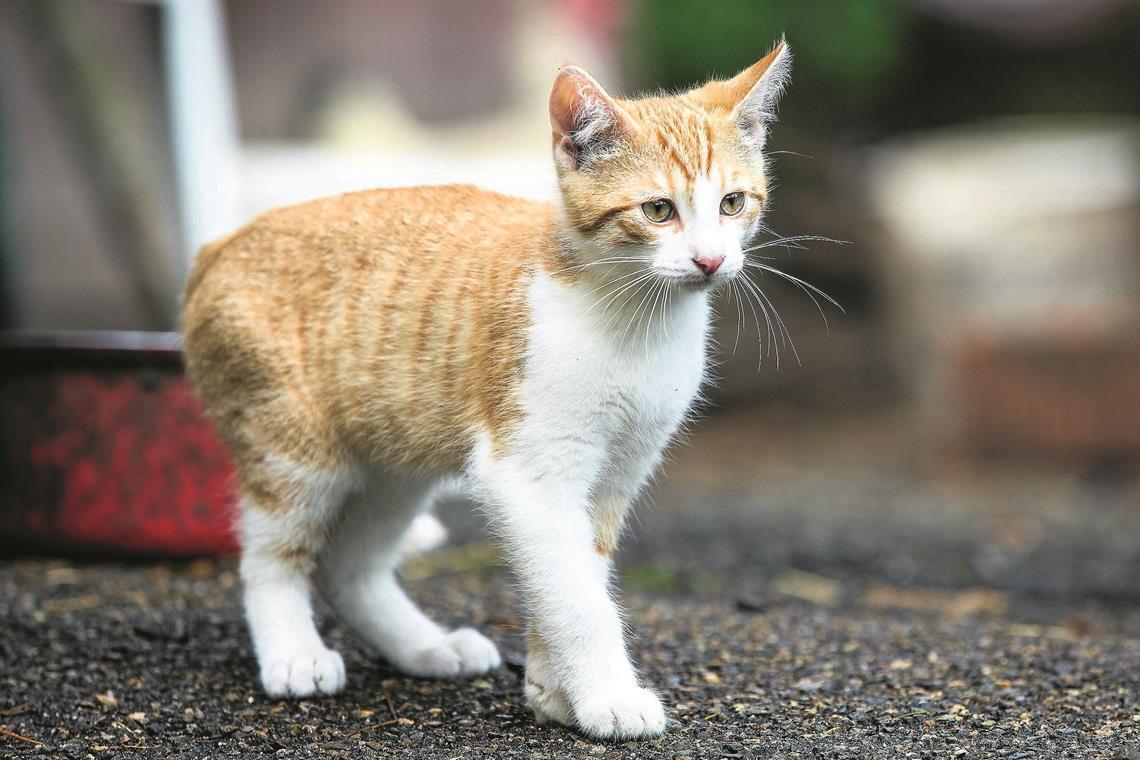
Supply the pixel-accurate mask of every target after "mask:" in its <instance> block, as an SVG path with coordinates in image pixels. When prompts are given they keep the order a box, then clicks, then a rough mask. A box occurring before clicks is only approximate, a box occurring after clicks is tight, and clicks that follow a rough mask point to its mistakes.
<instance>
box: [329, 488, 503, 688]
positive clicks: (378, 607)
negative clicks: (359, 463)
mask: <svg viewBox="0 0 1140 760" xmlns="http://www.w3.org/2000/svg"><path fill="white" fill-rule="evenodd" d="M431 490H432V484H431V483H427V482H422V481H415V480H406V479H399V480H397V479H395V478H392V479H383V480H378V481H376V482H374V483H372V484H371V485H370V486H369V488H368V490H367V492H366V493H364V494H362V495H361V496H360V497H359V498H356V499H353V500H352V501H351V503H350V505H349V509H348V511H347V514H346V515H345V519H344V520H343V521H342V522H341V524H340V525H339V527H338V529H337V531H336V533H335V534H334V535H333V537H332V541H331V543H330V545H329V547H328V549H327V551H326V552H325V554H324V557H323V558H322V563H321V572H320V582H321V588H322V591H323V593H324V596H325V598H326V599H327V600H328V602H329V604H330V605H331V606H332V607H333V609H334V610H336V612H337V614H338V615H339V616H340V618H341V619H342V620H343V621H344V622H346V623H347V624H348V625H349V626H351V627H352V628H353V629H354V630H355V631H356V633H357V634H358V635H359V636H360V637H361V638H363V639H364V640H365V641H366V642H367V643H368V644H370V645H371V646H372V647H373V648H375V649H376V651H377V652H379V653H380V655H381V656H383V657H384V658H385V659H386V660H388V661H389V662H390V663H392V665H394V666H395V667H396V668H398V669H399V670H401V671H403V672H405V673H408V674H410V675H415V676H422V677H430V678H462V677H467V676H474V675H479V674H481V673H485V672H487V671H488V670H490V669H492V668H495V667H498V666H499V664H500V662H501V660H500V657H499V652H498V650H497V649H496V648H495V645H494V644H492V643H491V642H490V641H489V640H488V639H487V638H485V637H484V636H483V635H482V634H480V633H479V632H477V631H475V630H474V629H472V628H458V629H456V630H448V629H446V628H444V627H442V626H440V625H439V624H437V623H436V622H434V621H433V620H431V619H430V618H428V617H427V615H425V614H424V613H423V612H422V611H421V610H420V609H419V607H417V606H416V604H415V602H413V601H412V600H411V599H409V598H408V596H407V594H405V593H404V590H403V589H402V588H400V585H399V583H398V582H397V580H396V575H395V569H396V566H397V565H398V564H399V561H400V559H401V558H402V555H403V553H404V552H405V550H406V549H407V548H408V547H409V545H415V544H419V543H422V542H421V540H420V539H422V538H425V536H416V535H410V534H409V532H408V531H409V530H424V529H425V526H428V527H430V525H429V524H427V523H424V522H420V523H416V522H414V521H415V519H416V517H417V515H420V513H421V512H422V511H423V509H424V507H425V506H426V505H427V504H428V503H429V501H430V497H431ZM409 526H411V528H409ZM439 527H442V526H439Z"/></svg>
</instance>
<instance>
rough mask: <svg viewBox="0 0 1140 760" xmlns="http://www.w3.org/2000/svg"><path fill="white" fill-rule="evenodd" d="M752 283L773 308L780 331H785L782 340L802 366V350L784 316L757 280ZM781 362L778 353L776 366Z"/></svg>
mask: <svg viewBox="0 0 1140 760" xmlns="http://www.w3.org/2000/svg"><path fill="white" fill-rule="evenodd" d="M745 279H748V278H747V277H746V278H745ZM752 284H753V285H754V286H755V287H756V292H757V293H758V294H759V296H760V298H762V299H764V301H765V302H766V303H767V304H768V306H769V307H770V308H771V309H772V316H773V317H775V319H776V324H778V325H779V326H780V331H781V332H782V333H783V338H782V342H783V343H784V345H785V346H789V347H790V348H791V349H792V354H793V355H794V356H795V357H796V364H799V365H801V366H802V365H803V362H802V361H800V352H799V351H798V350H797V349H796V342H795V341H794V340H792V334H791V332H790V331H789V330H788V326H787V325H786V324H784V318H783V317H781V316H780V310H779V309H777V308H776V305H775V304H773V303H772V299H770V298H769V297H768V295H767V294H766V293H765V292H764V289H763V288H761V287H760V286H759V285H757V284H756V283H755V282H753V283H752ZM779 364H780V358H779V354H777V355H776V366H777V367H779Z"/></svg>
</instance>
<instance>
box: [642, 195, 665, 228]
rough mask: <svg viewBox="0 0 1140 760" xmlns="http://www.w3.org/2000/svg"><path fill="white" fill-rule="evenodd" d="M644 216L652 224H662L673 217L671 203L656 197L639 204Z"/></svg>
mask: <svg viewBox="0 0 1140 760" xmlns="http://www.w3.org/2000/svg"><path fill="white" fill-rule="evenodd" d="M641 210H642V212H644V213H645V218H646V219H648V220H649V221H651V222H653V223H654V224H664V223H665V222H667V221H669V220H670V219H672V218H673V204H672V203H670V202H669V201H667V200H665V199H664V198H657V199H655V200H652V201H646V202H645V203H642V204H641Z"/></svg>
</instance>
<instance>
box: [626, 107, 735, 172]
mask: <svg viewBox="0 0 1140 760" xmlns="http://www.w3.org/2000/svg"><path fill="white" fill-rule="evenodd" d="M621 105H622V108H624V109H625V110H626V111H627V112H628V113H629V114H630V116H632V117H633V119H634V121H636V122H637V125H638V127H639V132H638V137H639V139H640V142H641V144H642V146H643V148H644V149H648V150H649V151H650V152H651V155H652V158H653V162H654V163H655V164H657V166H655V167H654V168H655V169H658V170H663V171H665V172H666V173H667V174H673V175H679V177H680V178H681V179H683V180H684V181H685V182H688V183H692V182H695V181H696V180H697V179H698V178H700V177H709V176H712V175H714V174H736V173H738V172H739V171H741V170H742V169H744V168H745V165H746V164H747V163H749V162H748V160H747V159H748V155H747V151H745V150H744V146H743V141H742V140H741V138H740V135H739V133H738V131H737V130H736V128H735V125H734V124H733V123H732V121H731V120H730V119H729V118H727V116H726V115H725V114H721V113H711V112H709V111H708V110H707V109H705V108H704V107H702V106H701V105H700V104H698V103H696V102H694V101H692V100H691V99H689V98H686V97H669V98H643V99H639V100H628V101H623V102H622V104H621Z"/></svg>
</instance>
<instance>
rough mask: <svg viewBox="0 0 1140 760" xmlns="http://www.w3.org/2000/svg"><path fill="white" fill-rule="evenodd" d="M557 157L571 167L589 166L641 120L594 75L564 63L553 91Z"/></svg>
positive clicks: (562, 163)
mask: <svg viewBox="0 0 1140 760" xmlns="http://www.w3.org/2000/svg"><path fill="white" fill-rule="evenodd" d="M550 126H551V129H552V130H553V138H554V159H555V161H557V162H558V163H559V164H561V165H563V166H565V167H566V168H568V169H579V168H582V167H584V166H588V165H589V164H590V163H591V162H592V161H594V160H596V159H597V158H599V157H601V156H604V155H606V154H607V153H609V152H611V151H612V150H613V148H614V146H615V145H616V144H618V143H619V142H621V141H622V140H623V139H624V138H626V137H628V136H629V135H631V134H633V133H634V132H636V131H637V123H636V122H634V120H633V119H632V118H631V117H630V115H629V114H628V113H626V112H625V110H624V109H623V108H622V107H621V106H619V105H618V104H617V103H616V102H614V99H613V98H611V97H610V96H609V94H608V93H607V92H606V91H605V90H604V89H602V86H601V85H600V84H598V83H597V82H595V81H594V78H593V77H591V76H590V75H589V74H587V73H586V72H585V71H583V70H582V69H580V68H578V67H577V66H563V67H562V68H561V69H559V71H558V76H557V77H555V78H554V87H553V88H552V89H551V91H550Z"/></svg>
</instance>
